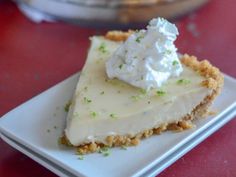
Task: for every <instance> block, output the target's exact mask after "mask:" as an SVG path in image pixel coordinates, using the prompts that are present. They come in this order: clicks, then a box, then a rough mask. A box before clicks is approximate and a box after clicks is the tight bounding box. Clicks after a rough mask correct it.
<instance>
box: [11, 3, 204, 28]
mask: <svg viewBox="0 0 236 177" xmlns="http://www.w3.org/2000/svg"><path fill="white" fill-rule="evenodd" d="M15 2H17V4H18V7H19V8H20V9H21V11H22V12H23V13H24V14H25V15H26V16H28V17H29V18H30V19H31V20H33V21H34V22H41V21H57V20H59V21H66V22H69V23H75V24H80V25H86V26H92V27H108V28H130V27H131V26H132V27H138V26H140V25H142V24H146V23H147V21H149V20H150V19H152V18H154V17H164V18H167V19H169V20H173V19H176V18H178V17H180V16H183V15H185V14H187V13H189V12H191V11H193V10H195V9H197V8H199V7H201V6H202V5H204V4H205V3H207V2H208V0H15Z"/></svg>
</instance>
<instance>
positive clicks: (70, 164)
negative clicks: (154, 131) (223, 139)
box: [0, 74, 236, 177]
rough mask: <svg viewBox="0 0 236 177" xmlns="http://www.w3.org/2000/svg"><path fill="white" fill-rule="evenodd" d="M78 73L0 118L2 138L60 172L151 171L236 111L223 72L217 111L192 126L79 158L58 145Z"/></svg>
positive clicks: (102, 176) (235, 85)
mask: <svg viewBox="0 0 236 177" xmlns="http://www.w3.org/2000/svg"><path fill="white" fill-rule="evenodd" d="M78 76H79V74H75V75H74V76H72V77H70V78H68V79H66V80H65V81H63V82H61V83H59V84H57V85H56V86H54V87H52V88H50V89H49V90H47V91H45V92H43V93H42V94H40V95H38V96H36V97H34V98H33V99H31V100H29V101H27V102H26V103H24V104H22V105H21V106H19V107H17V108H15V109H14V110H12V111H11V112H9V113H7V114H6V115H4V116H3V117H2V118H1V119H0V134H1V137H2V139H3V140H4V141H6V142H7V143H8V144H10V145H11V146H13V147H15V148H16V149H18V150H20V151H21V152H23V153H24V154H26V155H28V156H29V157H31V158H32V159H34V160H35V161H37V162H38V163H40V164H42V165H43V166H45V167H46V168H48V169H49V170H51V171H53V172H54V173H56V174H58V175H59V176H97V177H110V176H113V177H119V176H153V175H156V174H158V173H160V172H161V171H162V170H164V169H165V168H166V167H168V166H169V165H170V164H172V163H173V162H174V161H176V160H177V159H178V158H180V157H181V156H182V155H184V154H185V153H187V152H188V151H189V150H191V149H192V148H193V147H195V146H196V145H197V144H199V143H200V142H201V141H203V140H204V139H205V138H206V137H208V136H209V135H210V134H212V133H213V132H215V131H216V130H217V129H219V128H220V127H221V126H223V125H224V124H225V123H226V122H228V121H229V120H230V119H231V118H233V117H234V116H235V115H236V109H235V108H236V94H235V90H236V80H235V79H233V78H230V77H229V76H225V86H224V89H223V91H222V94H221V95H220V96H219V97H218V99H217V100H216V102H215V104H214V105H213V108H214V109H216V110H217V111H218V112H219V113H218V115H217V116H214V117H209V118H206V119H201V120H198V121H196V125H197V127H196V128H194V129H191V130H187V131H184V132H180V133H172V132H165V133H163V134H162V135H160V136H153V137H151V138H148V139H146V140H143V141H142V142H141V144H140V145H139V146H136V147H130V148H128V149H127V150H122V149H119V148H114V149H111V155H110V156H108V157H104V156H102V155H101V154H90V155H86V156H84V160H79V159H78V156H77V155H75V151H74V149H71V148H67V147H64V146H60V145H58V143H57V140H58V137H59V136H60V135H61V134H62V131H63V128H64V126H65V117H66V113H65V111H64V106H65V103H66V102H67V101H68V100H69V99H70V98H71V96H72V94H73V92H74V89H75V85H76V83H77V79H78Z"/></svg>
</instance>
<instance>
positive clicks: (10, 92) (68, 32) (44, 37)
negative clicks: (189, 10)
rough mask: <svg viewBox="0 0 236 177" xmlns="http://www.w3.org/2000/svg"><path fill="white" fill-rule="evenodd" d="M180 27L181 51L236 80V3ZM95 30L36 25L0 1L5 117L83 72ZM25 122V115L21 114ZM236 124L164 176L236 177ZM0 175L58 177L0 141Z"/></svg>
mask: <svg viewBox="0 0 236 177" xmlns="http://www.w3.org/2000/svg"><path fill="white" fill-rule="evenodd" d="M176 24H177V25H178V27H179V31H180V36H179V38H178V41H177V46H178V48H179V51H180V52H182V53H184V52H186V53H189V54H194V55H197V56H198V57H199V58H202V59H205V58H207V59H209V60H210V61H211V62H212V63H213V64H214V65H216V66H218V67H219V68H221V70H222V71H223V72H225V73H227V74H229V75H231V76H234V77H236V66H235V65H236V59H235V57H236V1H235V0H224V1H222V0H212V1H211V2H210V3H209V4H207V5H206V6H205V7H203V8H202V9H200V10H198V11H197V12H196V13H194V14H192V15H189V16H188V17H185V18H182V19H181V20H179V21H178V22H176ZM98 32H99V31H95V30H94V29H88V28H82V27H79V26H73V25H68V24H63V23H55V24H49V23H42V24H34V23H32V22H30V21H29V20H28V19H26V18H25V17H24V16H23V15H22V14H21V13H20V12H19V11H18V10H17V8H16V7H15V5H14V4H13V3H11V2H7V1H3V2H2V1H1V2H0V115H3V114H4V113H6V112H8V111H10V110H11V109H12V108H14V107H16V106H17V105H19V104H21V103H23V102H25V101H26V100H28V99H30V98H31V97H33V96H35V95H37V94H39V93H40V92H42V91H44V90H46V89H48V88H49V87H51V86H53V85H54V84H56V83H58V82H59V81H62V80H64V79H65V78H67V77H68V76H70V75H71V74H73V73H75V72H76V71H78V70H80V69H81V68H82V66H83V64H84V61H85V57H86V52H87V49H88V46H89V40H88V37H89V36H91V35H93V34H95V33H98ZM19 121H20V116H19ZM235 139H236V120H232V121H231V122H229V123H228V124H226V125H225V126H224V127H223V128H221V129H220V130H219V131H217V132H216V133H214V134H213V135H212V136H210V137H209V138H208V139H207V140H205V141H204V142H203V143H201V144H200V145H198V146H197V147H196V148H194V149H193V150H192V151H190V152H189V153H188V154H187V155H185V156H184V157H182V158H181V159H179V160H178V161H177V162H176V163H174V164H173V165H172V166H170V167H169V168H167V169H166V170H165V171H164V172H162V173H161V174H160V176H161V177H167V176H168V177H170V176H172V177H188V176H191V177H201V176H207V177H210V176H214V177H222V176H224V177H226V176H230V177H232V176H236V158H235V157H236V141H235ZM0 176H1V177H3V176H4V177H40V176H42V177H49V176H55V175H54V174H52V173H51V172H49V171H48V170H47V169H45V168H44V167H42V166H41V165H39V164H37V163H36V162H34V161H33V160H31V159H30V158H28V157H26V156H25V155H23V154H22V153H20V152H18V151H17V150H15V149H13V148H11V147H10V146H9V145H7V144H6V143H4V142H3V141H2V140H0Z"/></svg>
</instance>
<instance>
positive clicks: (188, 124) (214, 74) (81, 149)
mask: <svg viewBox="0 0 236 177" xmlns="http://www.w3.org/2000/svg"><path fill="white" fill-rule="evenodd" d="M131 33H133V31H131V30H130V31H128V32H122V31H110V32H108V33H107V34H106V35H105V38H106V39H109V40H113V41H124V40H126V39H127V38H128V36H129V35H130V34H131ZM181 62H182V63H183V64H184V65H186V66H188V67H190V68H192V69H193V70H194V71H196V72H197V73H199V74H200V75H201V76H203V77H205V78H206V80H204V81H203V82H202V83H201V84H202V86H204V87H207V88H210V89H212V93H211V94H210V95H208V96H206V97H205V98H204V100H203V101H202V102H201V103H200V104H199V105H198V106H196V107H195V108H194V109H193V111H192V112H191V113H190V114H187V115H186V116H184V117H183V118H182V119H181V120H180V121H178V122H172V123H169V124H164V125H161V126H159V127H155V128H152V129H149V130H145V131H143V132H140V133H138V134H136V135H135V136H131V135H124V136H122V135H114V136H113V135H112V136H107V138H106V145H105V144H102V143H99V142H93V143H87V144H83V145H79V146H77V147H76V150H77V152H78V153H79V154H87V153H93V152H98V151H99V150H100V149H101V148H103V147H122V146H136V145H138V144H139V143H140V140H141V139H144V138H147V137H150V136H152V135H159V134H161V133H162V132H164V131H166V130H172V131H177V132H179V131H183V130H186V129H190V128H193V127H194V126H195V125H194V124H193V120H194V119H197V118H202V117H204V116H206V115H209V114H208V113H209V112H208V108H209V106H210V105H211V104H212V102H213V100H214V98H215V97H216V96H217V95H218V94H219V93H220V90H221V88H222V86H223V82H224V78H223V75H222V74H221V73H220V71H219V69H218V68H216V67H214V66H212V65H211V64H210V62H208V61H207V60H203V61H198V60H197V58H196V57H195V56H189V55H187V54H185V55H183V57H182V58H181ZM60 143H61V144H64V145H67V146H72V145H71V143H70V142H69V140H68V139H67V138H66V136H65V135H64V136H63V137H62V138H60Z"/></svg>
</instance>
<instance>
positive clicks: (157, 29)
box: [106, 18, 183, 90]
mask: <svg viewBox="0 0 236 177" xmlns="http://www.w3.org/2000/svg"><path fill="white" fill-rule="evenodd" d="M178 34H179V33H178V29H177V28H176V26H175V25H174V24H172V23H170V22H168V21H167V20H165V19H163V18H156V19H152V20H151V21H150V22H149V25H148V26H147V29H146V30H140V31H137V32H134V33H133V34H131V35H130V36H129V38H128V39H127V40H126V41H125V42H124V43H123V44H121V46H120V47H119V48H118V49H117V50H116V51H115V52H114V53H113V55H112V56H111V57H110V58H109V59H108V61H107V62H106V72H107V75H108V77H109V78H110V79H113V78H117V79H119V80H122V81H124V82H127V83H129V84H131V85H133V86H136V87H140V88H142V89H146V90H149V89H151V88H159V87H161V86H162V84H163V83H165V82H166V81H167V80H168V78H170V77H176V76H179V75H180V73H181V72H182V71H183V68H182V65H181V63H180V61H179V59H178V55H177V52H176V51H177V49H176V47H175V45H174V41H175V40H176V36H177V35H178Z"/></svg>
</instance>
